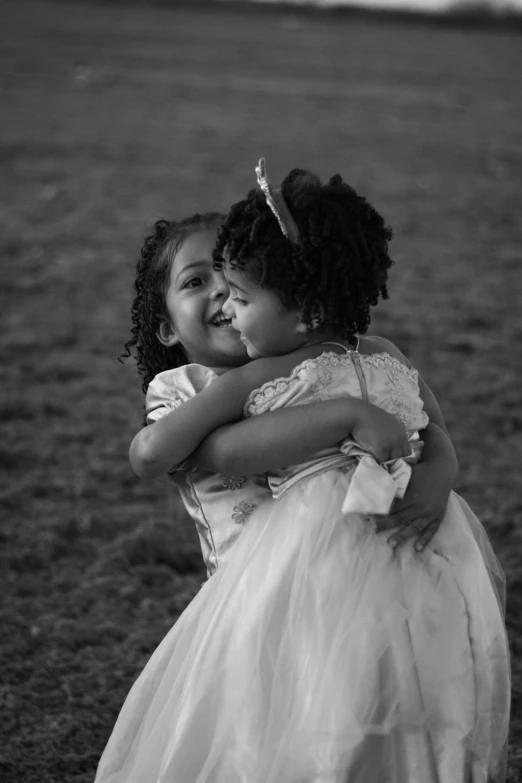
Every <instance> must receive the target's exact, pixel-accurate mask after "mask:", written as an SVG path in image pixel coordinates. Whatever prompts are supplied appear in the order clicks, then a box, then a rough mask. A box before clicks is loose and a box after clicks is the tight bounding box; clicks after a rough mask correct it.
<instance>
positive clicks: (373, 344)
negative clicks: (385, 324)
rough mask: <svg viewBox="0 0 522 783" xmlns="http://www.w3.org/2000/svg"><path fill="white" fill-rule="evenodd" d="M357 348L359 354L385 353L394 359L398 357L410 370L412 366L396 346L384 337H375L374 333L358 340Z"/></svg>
mask: <svg viewBox="0 0 522 783" xmlns="http://www.w3.org/2000/svg"><path fill="white" fill-rule="evenodd" d="M359 350H360V353H361V354H373V353H387V354H389V355H390V356H392V357H393V358H394V359H398V360H399V361H400V362H401V364H404V365H405V366H406V367H408V368H409V369H410V370H413V369H414V367H413V365H412V363H411V362H410V360H409V359H407V358H406V356H404V354H403V353H402V351H400V350H399V349H398V348H397V346H396V345H395V344H394V343H392V342H391V340H387V339H386V337H377V336H376V335H371V336H364V337H361V338H360V340H359Z"/></svg>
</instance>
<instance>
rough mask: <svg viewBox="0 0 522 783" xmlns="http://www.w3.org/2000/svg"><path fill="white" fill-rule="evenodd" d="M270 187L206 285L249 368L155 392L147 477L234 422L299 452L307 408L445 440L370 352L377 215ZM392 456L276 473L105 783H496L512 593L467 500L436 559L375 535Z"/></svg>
mask: <svg viewBox="0 0 522 783" xmlns="http://www.w3.org/2000/svg"><path fill="white" fill-rule="evenodd" d="M258 179H259V184H260V186H261V192H259V191H251V192H250V193H249V195H248V196H247V198H246V199H245V200H244V201H242V202H240V203H239V204H237V205H235V207H233V208H232V209H231V211H230V213H229V215H228V216H227V219H226V220H225V222H224V224H223V227H222V228H221V230H220V235H219V240H218V243H217V247H216V251H215V267H216V268H215V270H214V271H215V272H217V273H218V272H219V273H221V272H222V271H224V273H225V276H226V281H227V284H228V287H229V289H230V296H229V297H228V299H227V300H226V302H223V303H222V304H221V314H222V315H223V316H224V317H225V318H227V319H230V320H231V325H232V327H233V328H234V329H236V330H237V332H238V333H239V335H240V339H241V342H242V344H243V345H244V346H245V347H246V350H247V353H248V356H249V357H250V358H251V359H253V360H254V361H251V362H249V363H248V364H245V365H243V366H240V367H236V368H233V367H232V369H228V370H227V371H226V372H222V373H221V375H220V377H217V378H213V379H212V382H205V381H203V383H201V384H200V389H197V390H196V393H194V389H191V390H190V391H188V390H187V386H186V378H183V379H181V378H180V379H179V381H178V384H176V383H175V382H174V383H173V384H171V385H170V386H169V384H168V383H166V385H165V386H163V387H161V388H158V389H157V390H156V391H157V392H158V394H157V395H156V394H155V395H154V396H153V399H152V401H151V403H150V402H149V405H150V404H151V407H150V408H149V410H150V411H151V412H152V413H154V411H161V412H162V413H163V414H164V415H162V417H161V421H159V420H158V421H156V423H153V424H151V425H150V426H149V427H146V428H145V429H144V430H142V432H141V433H139V434H138V435H137V436H136V438H135V440H134V442H133V445H132V447H131V461H132V463H133V465H134V467H135V469H136V471H137V472H138V473H142V474H143V475H147V474H148V475H154V474H155V473H156V472H162V471H165V470H169V468H170V467H171V466H172V465H173V464H177V465H178V466H179V464H180V463H181V462H182V461H183V460H185V459H187V458H189V459H190V460H192V459H194V456H191V455H194V454H196V457H195V458H196V459H197V453H198V452H197V450H198V447H199V448H203V447H202V446H200V444H202V443H204V440H205V438H206V437H207V436H208V435H209V433H211V432H213V431H214V430H216V429H218V428H219V427H222V426H223V425H225V424H227V423H229V422H234V421H237V419H239V418H240V417H241V416H242V415H244V416H245V417H246V419H247V422H248V421H249V420H250V419H252V420H253V421H255V419H256V418H258V419H259V420H260V421H261V422H262V421H263V420H264V421H265V422H268V417H269V416H275V415H276V414H277V413H280V414H282V413H283V411H285V412H286V413H289V412H290V411H293V412H298V416H299V418H296V419H295V420H294V423H298V426H299V428H300V429H299V431H298V433H297V437H298V438H300V437H302V433H301V431H300V430H301V429H302V430H307V429H311V428H312V427H313V423H314V418H315V414H314V416H311V415H309V414H310V411H311V410H312V407H313V408H314V409H316V410H319V408H320V405H323V406H324V405H327V404H328V403H330V402H335V401H339V400H340V399H344V401H348V400H350V401H352V402H353V401H354V400H358V401H366V402H368V403H373V404H374V405H376V406H378V407H379V408H381V409H382V410H383V411H386V412H387V413H389V414H391V415H392V416H394V417H396V418H397V419H398V420H399V421H401V422H402V424H403V425H404V426H405V428H406V431H407V432H408V436H409V439H410V442H412V443H415V442H418V437H419V433H422V434H423V437H425V435H426V434H427V433H428V430H429V429H430V428H431V429H432V430H435V431H438V432H439V433H440V435H441V436H442V438H446V436H445V434H444V432H445V428H444V422H443V419H442V416H441V414H440V410H439V408H438V405H437V403H436V400H435V398H434V397H433V394H432V393H431V392H430V390H429V388H428V387H427V386H426V384H425V383H424V382H423V381H422V379H421V378H420V376H419V374H418V373H417V371H416V370H415V369H414V368H412V367H411V365H410V363H409V362H408V361H407V360H406V359H405V357H404V356H403V355H402V354H401V353H400V352H399V351H398V349H397V348H396V347H395V346H394V345H393V344H391V343H390V342H389V341H387V340H384V339H383V338H376V337H371V338H370V337H365V336H363V335H364V334H365V332H366V329H367V327H368V324H369V320H370V318H369V310H370V307H371V306H373V305H375V304H377V302H378V300H379V298H380V297H386V296H387V290H386V280H387V274H388V269H389V268H390V266H391V260H390V258H389V255H388V242H389V240H390V238H391V233H390V232H389V230H388V229H387V228H386V226H385V224H384V221H383V220H382V218H381V217H380V215H379V214H378V213H377V212H376V211H375V210H374V209H373V207H371V206H370V205H369V204H368V202H367V201H366V200H365V199H363V198H361V197H360V196H358V194H356V193H355V191H354V190H353V189H352V188H350V187H349V186H347V185H345V184H344V183H343V182H342V180H341V178H340V177H338V176H337V177H334V178H333V179H331V180H330V182H329V183H328V184H327V185H321V183H320V182H319V181H318V180H317V178H315V177H314V176H312V175H310V174H309V173H308V172H303V171H300V170H294V171H292V172H290V174H289V176H288V177H287V178H286V179H285V181H284V182H283V185H282V188H281V190H279V191H275V190H274V189H273V188H272V186H271V185H270V183H269V182H268V180H267V179H266V175H265V172H264V170H263V167H262V166H260V169H259V171H258ZM185 247H186V245H185ZM178 256H179V253H178ZM186 260H187V262H188V260H189V259H186ZM178 273H179V274H182V270H179V272H177V271H176V268H175V266H173V269H172V274H173V275H176V274H178ZM171 293H172V287H171V288H169V291H168V293H167V295H166V299H167V307H169V305H168V301H169V296H170V295H171ZM174 299H175V297H174ZM178 303H179V300H178ZM171 304H173V301H172V300H171ZM169 312H171V317H170V320H169V321H167V320H166V319H165V320H163V321H162V322H161V323H160V325H159V329H158V333H159V336H160V338H161V341H162V343H163V345H164V346H165V347H169V348H171V347H174V346H176V345H178V344H179V342H180V340H179V333H180V331H181V330H180V325H179V323H178V324H176V322H175V320H174V317H173V315H174V311H173V309H172V308H171V309H170V310H169ZM206 315H208V318H207V322H208V323H210V322H211V320H212V318H213V317H214V316H211V311H208V314H207V313H206ZM191 336H193V335H187V338H188V337H191ZM187 338H185V339H187ZM192 350H194V349H192ZM189 358H193V354H192V355H189ZM236 363H237V364H241V362H236ZM223 366H224V367H225V368H230V366H231V363H230V362H228V363H227V364H225V365H223V364H222V365H220V367H219V366H214V371H216V370H219V369H220V368H221V369H222V368H223ZM163 380H165V382H167V379H166V378H164V379H163ZM287 409H288V410H287ZM158 418H159V417H158ZM281 421H282V420H281ZM247 422H242V424H246V423H247ZM236 426H238V427H239V426H240V425H236ZM400 445H401V449H400V450H402V452H403V453H402V454H401V455H400V456H397V455H396V454H392V455H391V457H390V458H389V459H387V460H385V461H384V462H381V463H379V461H378V460H377V459H375V454H374V453H372V449H371V448H365V445H364V443H362V442H361V439H359V442H357V441H356V439H355V438H354V435H353V433H352V434H351V435H349V436H347V437H345V438H344V441H343V442H342V444H341V445H340V446H339V445H337V446H336V447H334V448H332V447H328V445H327V444H325V445H323V446H320V447H318V448H317V449H316V451H315V453H313V454H310V453H309V451H308V449H307V448H303V449H302V451H301V456H300V457H299V458H298V459H295V458H289V459H288V460H285V462H284V467H281V468H279V469H277V470H276V469H274V468H272V469H269V470H268V473H267V476H268V483H269V486H270V489H271V492H272V495H273V496H274V497H275V498H276V499H277V500H276V501H275V502H266V503H265V502H261V503H259V505H258V507H257V508H255V509H254V510H253V513H251V514H249V515H248V518H246V519H241V523H242V525H243V530H242V533H241V536H239V537H237V540H236V541H235V543H234V545H233V547H231V548H230V552H229V554H228V559H227V562H226V564H225V565H224V567H222V568H221V567H220V568H218V569H217V570H216V571H215V572H214V573H213V575H212V577H211V578H210V579H209V580H208V581H207V582H206V583H205V585H204V586H203V588H202V589H201V591H200V592H199V594H198V595H197V596H196V598H195V599H194V600H193V601H192V603H191V604H190V606H189V607H188V608H187V610H186V611H185V612H184V613H183V615H182V616H181V618H180V619H179V621H178V622H177V623H176V625H175V626H174V628H173V629H172V630H171V632H170V633H169V634H168V635H167V636H166V638H165V639H164V641H163V642H162V644H161V645H160V646H159V648H158V650H157V651H156V652H155V653H154V655H153V656H152V658H151V660H150V661H149V663H148V665H147V666H146V668H145V670H144V672H143V673H142V675H141V676H140V678H139V679H138V681H137V682H136V684H135V685H134V687H133V689H132V691H131V693H130V694H129V697H128V699H127V701H126V703H125V705H124V707H123V709H122V712H121V714H120V717H119V719H118V722H117V724H116V727H115V730H114V732H113V735H112V737H111V739H110V741H109V744H108V746H107V748H106V751H105V754H104V756H103V758H102V761H101V762H100V767H99V770H98V777H97V781H100V783H101V781H103V782H104V783H123V781H126V783H138V781H139V782H140V783H141V782H142V781H158V782H159V781H161V783H167V781H168V782H169V783H177V781H180V782H181V781H183V783H243V782H246V781H248V783H254V781H255V782H257V781H259V783H276V782H277V783H313V782H314V783H315V782H316V783H319V781H321V783H348V781H350V783H351V782H353V783H374V782H376V781H379V782H380V783H420V782H421V781H422V783H424V782H425V783H436V782H437V783H441V782H442V783H457V782H458V783H486V781H487V780H489V779H494V780H498V781H500V780H502V779H503V774H504V773H503V766H504V765H503V761H504V747H505V742H506V733H507V721H508V713H509V707H508V704H509V700H508V696H509V667H508V652H507V643H506V635H505V630H504V624H503V615H502V596H501V594H500V593H501V589H502V573H501V570H500V568H499V566H498V563H497V561H496V559H495V557H494V554H493V552H492V550H491V547H490V545H489V542H488V540H487V537H486V534H485V532H484V530H483V528H482V526H481V525H480V523H479V521H478V520H477V518H476V517H475V516H474V515H473V513H472V511H471V510H470V509H469V507H468V506H467V505H466V503H465V502H464V501H463V500H462V499H461V498H459V497H458V496H457V495H455V494H454V493H451V495H450V498H449V502H448V505H447V511H446V514H445V517H444V520H443V524H442V525H441V527H440V529H439V530H438V531H437V533H436V534H435V536H434V538H433V540H432V541H431V542H430V543H429V544H428V546H427V547H426V548H425V549H424V550H423V552H422V553H419V552H417V551H415V550H414V549H413V547H411V546H404V547H402V548H396V549H394V548H392V547H391V546H390V545H389V542H388V540H387V536H384V535H382V534H380V533H379V532H378V530H377V528H376V516H378V515H383V514H387V513H388V511H389V509H390V506H391V503H392V502H393V500H394V498H395V497H400V496H402V495H404V493H405V491H406V487H407V485H408V483H409V481H410V477H411V472H412V468H411V466H410V465H409V464H408V462H407V461H406V460H405V459H403V457H404V449H403V446H404V444H403V443H401V444H400ZM285 448H287V446H286V444H283V445H281V446H280V447H279V450H280V451H285ZM446 454H451V451H447V452H446ZM285 456H286V452H285ZM412 458H415V449H413V451H412ZM292 459H293V461H292ZM448 460H449V461H450V457H448ZM261 461H262V460H261ZM275 461H277V457H276V458H275ZM421 464H422V463H420V464H419V466H417V467H420V465H421ZM413 470H415V468H414V469H413Z"/></svg>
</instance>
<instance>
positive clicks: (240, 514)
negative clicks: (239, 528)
mask: <svg viewBox="0 0 522 783" xmlns="http://www.w3.org/2000/svg"><path fill="white" fill-rule="evenodd" d="M254 509H255V505H254V504H253V503H249V502H248V500H242V501H241V503H238V504H237V506H234V508H233V509H232V510H233V512H234V513H233V514H232V519H233V520H234V522H235V523H236V525H244V524H245V522H246V521H247V519H248V517H249V516H250V514H251V513H252V511H253V510H254Z"/></svg>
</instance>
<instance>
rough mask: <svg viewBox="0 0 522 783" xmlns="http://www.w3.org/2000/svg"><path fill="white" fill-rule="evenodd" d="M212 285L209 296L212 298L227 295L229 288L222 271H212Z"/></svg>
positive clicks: (220, 297) (225, 296) (215, 298)
mask: <svg viewBox="0 0 522 783" xmlns="http://www.w3.org/2000/svg"><path fill="white" fill-rule="evenodd" d="M214 275H215V276H214V286H213V288H212V293H211V294H210V298H211V299H213V300H217V299H222V298H225V299H226V298H227V297H228V295H229V293H230V292H229V288H228V284H227V281H226V279H225V275H224V274H223V272H217V271H215V272H214Z"/></svg>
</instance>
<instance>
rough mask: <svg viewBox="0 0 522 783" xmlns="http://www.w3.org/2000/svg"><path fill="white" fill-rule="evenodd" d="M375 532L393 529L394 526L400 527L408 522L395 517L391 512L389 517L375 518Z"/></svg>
mask: <svg viewBox="0 0 522 783" xmlns="http://www.w3.org/2000/svg"><path fill="white" fill-rule="evenodd" d="M375 524H376V530H377V533H384V532H385V531H386V530H394V529H395V528H396V527H402V526H403V525H405V524H409V523H408V522H404V521H401V520H400V519H397V517H396V516H394V515H393V514H392V515H391V516H389V517H378V518H376V520H375Z"/></svg>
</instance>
